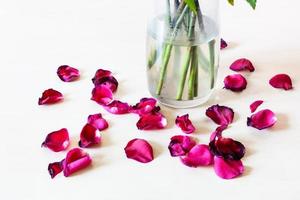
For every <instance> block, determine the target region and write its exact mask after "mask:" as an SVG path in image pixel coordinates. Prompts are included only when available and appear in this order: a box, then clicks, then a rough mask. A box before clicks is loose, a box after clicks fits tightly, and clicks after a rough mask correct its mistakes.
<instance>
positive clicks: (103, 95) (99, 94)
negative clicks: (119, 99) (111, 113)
mask: <svg viewBox="0 0 300 200" xmlns="http://www.w3.org/2000/svg"><path fill="white" fill-rule="evenodd" d="M91 99H92V100H93V101H96V102H97V103H98V104H100V105H107V104H109V103H111V102H112V101H113V93H112V91H111V90H110V89H109V88H107V87H105V86H102V85H99V86H96V87H95V88H94V89H93V91H92V98H91Z"/></svg>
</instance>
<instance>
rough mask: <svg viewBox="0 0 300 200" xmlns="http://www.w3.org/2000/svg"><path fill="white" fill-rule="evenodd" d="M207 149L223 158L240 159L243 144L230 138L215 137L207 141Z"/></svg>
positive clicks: (243, 148) (243, 151)
mask: <svg viewBox="0 0 300 200" xmlns="http://www.w3.org/2000/svg"><path fill="white" fill-rule="evenodd" d="M209 149H210V151H211V152H212V154H214V155H215V156H218V157H222V158H224V159H225V160H228V159H229V160H240V159H241V158H242V157H244V155H245V146H244V145H243V144H242V143H240V142H238V141H235V140H233V139H231V138H224V137H216V138H215V139H214V140H212V141H211V142H210V143H209Z"/></svg>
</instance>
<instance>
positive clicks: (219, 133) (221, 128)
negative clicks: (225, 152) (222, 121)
mask: <svg viewBox="0 0 300 200" xmlns="http://www.w3.org/2000/svg"><path fill="white" fill-rule="evenodd" d="M227 127H228V126H227V125H221V126H219V127H218V128H216V130H215V131H214V132H213V133H212V134H211V135H210V140H209V141H213V140H215V139H216V138H217V137H222V133H223V131H224V130H225V129H226V128H227Z"/></svg>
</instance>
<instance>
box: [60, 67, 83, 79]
mask: <svg viewBox="0 0 300 200" xmlns="http://www.w3.org/2000/svg"><path fill="white" fill-rule="evenodd" d="M57 75H58V77H59V78H60V79H61V80H62V81H64V82H71V81H75V80H77V79H78V78H79V77H80V74H79V70H78V69H75V68H73V67H70V66H68V65H62V66H60V67H59V68H58V69H57Z"/></svg>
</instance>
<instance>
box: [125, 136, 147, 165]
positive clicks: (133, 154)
mask: <svg viewBox="0 0 300 200" xmlns="http://www.w3.org/2000/svg"><path fill="white" fill-rule="evenodd" d="M124 150H125V153H126V156H127V158H129V159H133V160H136V161H138V162H141V163H148V162H150V161H152V160H153V149H152V146H151V145H150V144H149V143H148V142H147V141H146V140H143V139H133V140H131V141H129V142H128V144H127V145H126V147H125V148H124Z"/></svg>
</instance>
